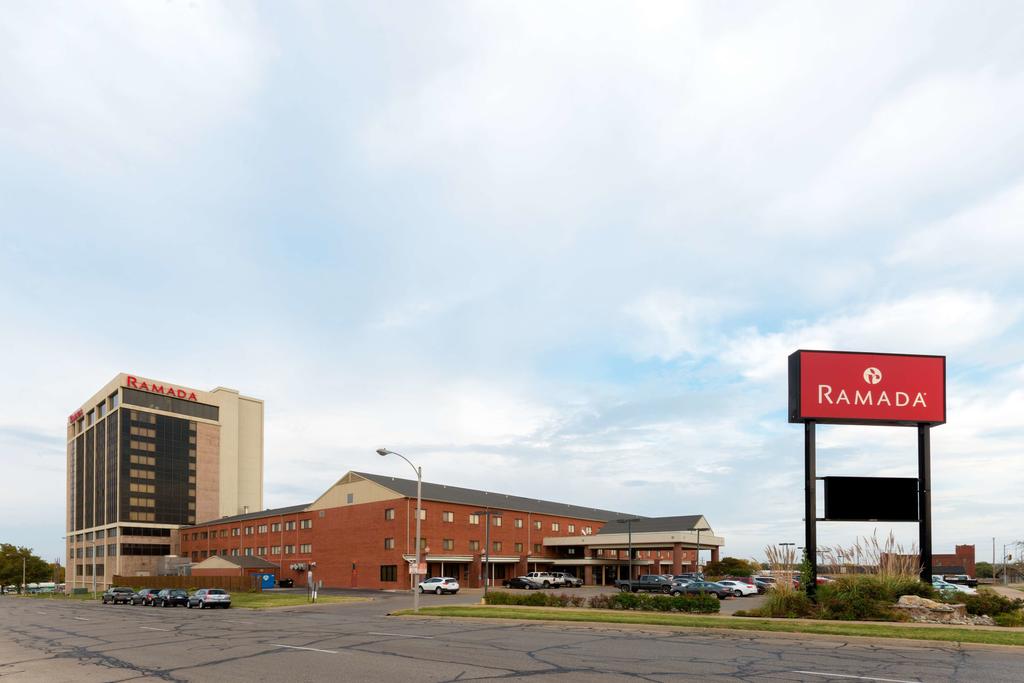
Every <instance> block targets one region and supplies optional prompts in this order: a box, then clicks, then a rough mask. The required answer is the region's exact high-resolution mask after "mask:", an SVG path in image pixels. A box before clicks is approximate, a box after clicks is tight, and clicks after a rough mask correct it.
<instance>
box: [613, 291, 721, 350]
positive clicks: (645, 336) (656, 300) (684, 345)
mask: <svg viewBox="0 0 1024 683" xmlns="http://www.w3.org/2000/svg"><path fill="white" fill-rule="evenodd" d="M732 308H733V306H731V305H730V304H728V303H726V302H724V301H718V300H713V299H710V298H707V297H703V296H693V295H689V296H688V295H686V294H683V293H682V292H678V291H664V290H659V291H652V292H648V293H647V294H644V295H643V296H641V297H640V298H639V299H637V300H636V301H634V302H632V303H631V304H630V305H629V306H628V307H627V308H626V311H625V313H626V315H627V317H628V318H630V319H632V320H635V321H636V322H637V323H639V326H638V327H636V328H635V330H634V332H633V333H632V334H631V335H630V336H631V343H632V345H633V346H634V348H635V349H636V353H637V354H638V355H640V356H641V357H656V358H660V359H662V360H669V359H672V358H678V357H679V356H687V355H689V356H696V355H700V354H703V353H704V352H705V350H706V347H707V344H708V339H707V338H708V336H709V333H710V332H711V331H712V330H713V329H714V326H715V324H716V323H717V321H718V320H719V319H721V318H722V317H723V316H724V315H725V313H726V312H728V311H730V310H731V309H732Z"/></svg>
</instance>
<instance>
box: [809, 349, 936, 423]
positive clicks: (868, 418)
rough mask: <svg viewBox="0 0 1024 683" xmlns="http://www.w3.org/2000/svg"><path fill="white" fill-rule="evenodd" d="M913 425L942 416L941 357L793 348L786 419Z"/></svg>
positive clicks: (931, 421)
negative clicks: (795, 349) (787, 417)
mask: <svg viewBox="0 0 1024 683" xmlns="http://www.w3.org/2000/svg"><path fill="white" fill-rule="evenodd" d="M809 420H814V421H815V422H821V423H831V424H881V425H917V424H933V425H934V424H942V423H944V422H945V421H946V357H945V356H913V355H905V354H892V353H855V352H850V351H802V350H801V351H796V352H794V353H793V354H792V355H790V357H789V421H790V422H807V421H809Z"/></svg>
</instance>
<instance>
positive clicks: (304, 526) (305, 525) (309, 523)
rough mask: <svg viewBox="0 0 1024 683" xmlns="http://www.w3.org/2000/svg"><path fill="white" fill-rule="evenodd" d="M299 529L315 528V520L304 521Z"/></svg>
mask: <svg viewBox="0 0 1024 683" xmlns="http://www.w3.org/2000/svg"><path fill="white" fill-rule="evenodd" d="M299 528H300V529H312V528H313V520H311V519H304V520H302V521H300V522H299Z"/></svg>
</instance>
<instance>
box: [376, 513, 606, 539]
mask: <svg viewBox="0 0 1024 683" xmlns="http://www.w3.org/2000/svg"><path fill="white" fill-rule="evenodd" d="M485 516H486V515H485V514H481V513H478V512H471V513H469V518H468V519H469V523H470V524H472V525H479V524H480V518H481V517H485ZM419 517H420V519H421V520H426V519H427V509H426V508H424V507H421V508H420V515H419ZM394 518H395V508H386V509H385V510H384V519H385V520H393V519H394ZM501 520H502V516H501V515H500V514H497V513H491V526H498V527H500V526H501V525H502V521H501ZM441 521H442V522H445V523H447V524H452V523H454V522H455V512H454V511H452V510H442V511H441ZM512 526H514V527H515V528H516V529H522V528H523V518H522V517H516V518H515V519H513V520H512ZM533 528H534V529H536V530H537V531H540V530H541V529H543V528H544V523H543V522H542V521H541V520H539V519H538V520H534V521H533ZM561 530H562V524H561V522H551V531H561ZM566 531H568V532H569V533H570V534H575V533H576V525H575V524H566ZM581 531H582V533H584V534H591V533H593V529H592V528H591V527H589V526H586V527H582V529H581Z"/></svg>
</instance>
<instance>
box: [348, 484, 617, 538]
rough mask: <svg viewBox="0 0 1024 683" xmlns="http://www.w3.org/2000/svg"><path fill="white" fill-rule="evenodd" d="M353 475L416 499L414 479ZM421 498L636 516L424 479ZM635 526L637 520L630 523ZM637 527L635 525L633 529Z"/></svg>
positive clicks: (579, 515) (563, 513)
mask: <svg viewBox="0 0 1024 683" xmlns="http://www.w3.org/2000/svg"><path fill="white" fill-rule="evenodd" d="M352 474H355V475H358V476H360V477H363V478H364V479H368V480H369V481H372V482H374V483H376V484H379V485H381V486H383V487H385V488H387V489H390V490H392V491H394V492H395V493H397V494H399V495H401V496H405V497H408V498H416V481H415V480H413V479H399V478H398V477H388V476H384V475H380V474H370V473H369V472H353V473H352ZM422 497H423V500H433V501H437V502H442V503H457V504H460V505H475V506H477V507H479V508H480V509H486V508H503V509H506V510H519V511H522V512H532V513H536V514H539V515H552V516H559V517H574V518H576V519H590V520H595V521H600V522H607V521H609V520H612V519H617V518H620V517H636V515H631V514H628V513H625V512H613V511H611V510H602V509H600V508H589V507H583V506H579V505H569V504H568V503H555V502H552V501H549V500H537V499H535V498H524V497H522V496H510V495H508V494H505V493H493V492H491V491H479V490H477V489H464V488H461V487H459V486H446V485H444V484H431V483H429V482H423V493H422ZM633 524H634V527H635V525H636V522H634V523H633ZM635 530H636V529H635V528H634V531H635Z"/></svg>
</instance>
